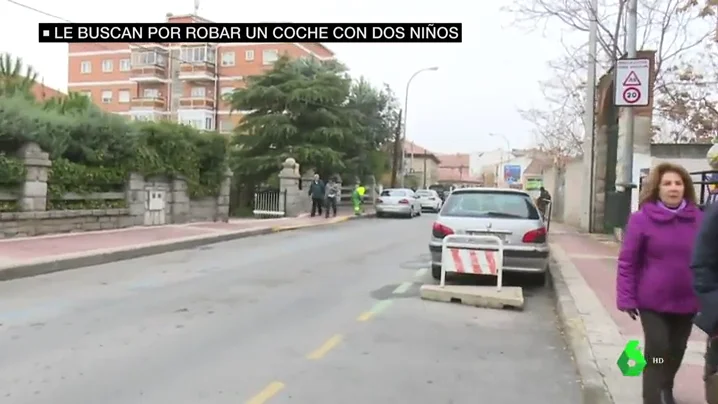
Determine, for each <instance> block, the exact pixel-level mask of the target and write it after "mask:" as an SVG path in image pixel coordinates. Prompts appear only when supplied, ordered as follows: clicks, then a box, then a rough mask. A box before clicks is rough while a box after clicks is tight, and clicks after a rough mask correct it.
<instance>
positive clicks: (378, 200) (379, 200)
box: [376, 198, 384, 204]
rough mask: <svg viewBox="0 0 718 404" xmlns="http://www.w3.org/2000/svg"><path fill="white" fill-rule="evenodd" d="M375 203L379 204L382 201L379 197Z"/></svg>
mask: <svg viewBox="0 0 718 404" xmlns="http://www.w3.org/2000/svg"><path fill="white" fill-rule="evenodd" d="M376 203H377V204H380V203H384V201H382V200H381V199H379V198H376Z"/></svg>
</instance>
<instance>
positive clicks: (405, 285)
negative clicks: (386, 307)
mask: <svg viewBox="0 0 718 404" xmlns="http://www.w3.org/2000/svg"><path fill="white" fill-rule="evenodd" d="M413 284H414V283H412V282H404V283H402V284H401V285H399V286H397V287H396V289H394V294H395V295H401V294H404V293H406V291H407V290H409V288H410V287H411V285H413Z"/></svg>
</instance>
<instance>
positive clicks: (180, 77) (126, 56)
mask: <svg viewBox="0 0 718 404" xmlns="http://www.w3.org/2000/svg"><path fill="white" fill-rule="evenodd" d="M166 21H167V22H170V23H207V22H210V21H208V20H206V19H203V18H201V17H198V16H196V15H182V16H173V15H171V14H167V18H166ZM69 46H70V48H69V52H68V58H69V60H68V91H72V92H79V93H84V94H86V95H87V96H88V97H90V99H92V101H93V102H94V103H95V104H97V105H99V106H101V107H102V108H103V109H104V110H106V111H108V112H112V113H117V114H121V115H127V116H129V117H130V118H131V119H135V120H159V119H171V120H175V121H178V122H182V123H185V124H189V125H192V126H194V127H196V128H198V129H203V130H219V131H220V132H229V131H231V130H232V129H234V127H235V126H236V125H237V123H238V122H239V121H240V120H241V117H242V113H241V111H234V112H232V113H231V114H230V106H229V105H228V104H227V103H226V102H224V101H223V96H224V95H226V94H228V93H231V92H232V91H233V90H234V89H236V88H241V87H243V86H244V78H245V77H247V76H252V75H257V74H261V73H262V72H263V71H264V70H265V69H267V68H268V67H270V66H271V65H272V63H273V62H274V61H276V60H277V58H278V57H279V56H280V55H282V54H287V55H289V56H290V57H296V58H301V57H315V58H317V59H320V60H326V59H332V58H334V54H333V53H332V51H330V50H329V49H327V48H326V47H324V46H323V45H322V44H319V43H252V44H250V43H222V44H212V43H207V44H167V43H164V44H162V43H152V44H118V43H108V44H105V43H102V44H100V43H84V44H70V45H69Z"/></svg>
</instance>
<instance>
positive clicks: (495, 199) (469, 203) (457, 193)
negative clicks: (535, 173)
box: [429, 188, 549, 281]
mask: <svg viewBox="0 0 718 404" xmlns="http://www.w3.org/2000/svg"><path fill="white" fill-rule="evenodd" d="M452 234H456V235H491V236H497V237H499V238H500V239H501V241H503V243H504V256H503V269H504V271H507V272H512V271H515V272H526V273H531V274H535V275H536V277H537V279H536V280H537V281H543V280H545V277H546V271H547V268H548V260H549V247H548V240H547V238H548V234H547V231H546V226H545V223H544V221H543V220H542V218H541V215H540V214H539V211H538V208H537V207H536V205H535V204H534V202H533V201H532V199H531V197H530V196H529V194H527V193H526V192H523V191H520V190H514V189H503V188H462V189H456V190H454V191H453V192H452V193H451V195H450V196H449V197H448V198H447V200H446V202H445V203H444V206H443V208H442V209H441V212H439V215H438V216H437V218H436V222H434V225H433V228H432V231H431V241H430V242H429V251H430V252H431V273H432V276H433V277H434V278H435V279H439V278H440V277H441V251H442V240H443V239H444V237H446V236H448V235H452Z"/></svg>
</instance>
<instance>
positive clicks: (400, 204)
mask: <svg viewBox="0 0 718 404" xmlns="http://www.w3.org/2000/svg"><path fill="white" fill-rule="evenodd" d="M376 215H377V217H384V216H405V217H408V218H410V219H411V218H413V217H414V216H420V215H421V202H419V197H418V196H417V195H416V194H415V193H414V191H412V190H411V189H406V188H391V189H385V190H383V191H382V192H381V195H380V196H379V198H377V200H376Z"/></svg>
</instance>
